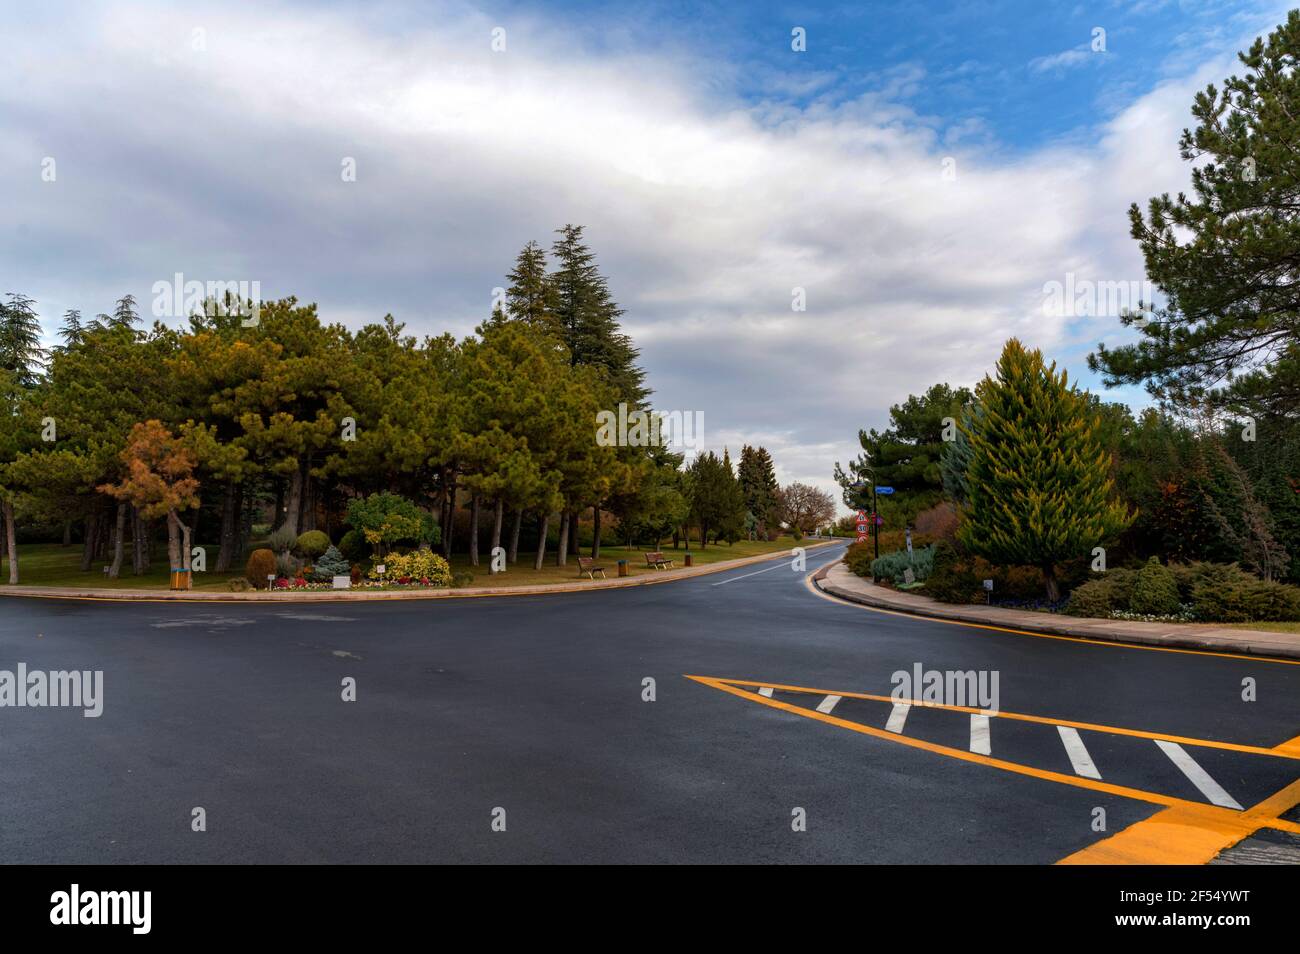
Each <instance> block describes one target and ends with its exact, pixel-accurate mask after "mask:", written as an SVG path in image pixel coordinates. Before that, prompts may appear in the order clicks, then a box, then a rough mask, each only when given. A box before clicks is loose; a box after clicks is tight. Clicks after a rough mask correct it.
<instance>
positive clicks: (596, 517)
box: [591, 504, 600, 560]
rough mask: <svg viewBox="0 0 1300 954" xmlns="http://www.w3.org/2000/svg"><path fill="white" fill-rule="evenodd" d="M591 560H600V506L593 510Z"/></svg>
mask: <svg viewBox="0 0 1300 954" xmlns="http://www.w3.org/2000/svg"><path fill="white" fill-rule="evenodd" d="M591 558H592V559H593V560H599V559H600V504H596V506H594V507H592V508H591Z"/></svg>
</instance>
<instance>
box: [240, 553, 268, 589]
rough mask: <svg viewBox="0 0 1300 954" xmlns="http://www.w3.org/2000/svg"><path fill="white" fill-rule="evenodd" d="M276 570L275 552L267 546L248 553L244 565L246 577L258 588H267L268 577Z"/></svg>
mask: <svg viewBox="0 0 1300 954" xmlns="http://www.w3.org/2000/svg"><path fill="white" fill-rule="evenodd" d="M274 572H275V554H274V553H273V552H272V551H270V550H267V549H265V548H263V549H260V550H254V551H253V552H252V553H250V554H249V555H248V563H247V564H245V566H244V577H245V578H246V579H247V580H248V582H249V583H251V584H253V586H255V587H256V588H257V589H259V590H264V589H266V578H267V577H268V576H270V575H271V574H272V573H274Z"/></svg>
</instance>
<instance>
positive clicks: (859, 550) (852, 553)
mask: <svg viewBox="0 0 1300 954" xmlns="http://www.w3.org/2000/svg"><path fill="white" fill-rule="evenodd" d="M871 551H872V546H871V543H870V542H868V543H850V544H849V545H848V548H847V549H846V550H845V551H844V565H845V566H847V567H848V568H849V570H850V571H852V572H853V573H855V574H857V575H858V576H871V559H872V556H871Z"/></svg>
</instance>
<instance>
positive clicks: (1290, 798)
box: [1057, 779, 1300, 865]
mask: <svg viewBox="0 0 1300 954" xmlns="http://www.w3.org/2000/svg"><path fill="white" fill-rule="evenodd" d="M1297 804H1300V779H1297V780H1296V781H1294V782H1292V783H1291V784H1290V785H1288V786H1287V787H1286V788H1284V789H1282V790H1281V791H1280V792H1277V793H1275V794H1273V795H1270V796H1269V797H1268V798H1266V799H1264V800H1263V801H1262V802H1260V803H1259V804H1258V805H1255V806H1254V807H1252V808H1248V809H1246V811H1244V812H1228V813H1227V814H1228V816H1230V817H1224V815H1223V814H1222V812H1223V810H1222V809H1215V810H1213V811H1199V810H1193V809H1189V808H1185V807H1183V806H1177V807H1173V808H1166V809H1164V810H1163V811H1158V812H1156V813H1155V814H1154V815H1152V816H1151V817H1150V818H1144V819H1143V820H1142V821H1140V822H1135V823H1134V824H1132V825H1129V826H1128V827H1127V828H1125V829H1124V830H1123V831H1120V832H1116V833H1115V834H1114V835H1111V836H1110V837H1109V838H1107V839H1105V840H1103V841H1099V842H1097V843H1096V844H1094V845H1089V846H1088V847H1087V848H1083V849H1081V850H1079V851H1076V852H1074V853H1073V854H1070V855H1066V856H1065V857H1064V858H1062V859H1061V860H1060V861H1058V862H1057V864H1058V865H1203V864H1205V863H1206V862H1207V861H1210V860H1212V859H1213V858H1214V857H1215V856H1216V855H1218V854H1219V853H1220V852H1222V851H1224V850H1225V849H1228V848H1231V847H1232V846H1233V845H1235V844H1236V843H1237V842H1239V841H1241V840H1242V839H1243V838H1249V837H1250V836H1251V835H1253V834H1254V833H1255V832H1257V831H1259V829H1261V828H1277V829H1280V830H1281V831H1288V832H1292V833H1296V834H1300V825H1296V824H1294V823H1293V822H1288V821H1283V820H1282V819H1280V818H1278V817H1277V816H1278V815H1281V814H1282V813H1284V812H1288V811H1290V810H1291V809H1292V808H1294V807H1295V806H1296V805H1297Z"/></svg>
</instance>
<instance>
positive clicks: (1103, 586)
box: [1065, 576, 1120, 619]
mask: <svg viewBox="0 0 1300 954" xmlns="http://www.w3.org/2000/svg"><path fill="white" fill-rule="evenodd" d="M1119 608H1120V607H1117V606H1116V605H1115V585H1114V583H1113V582H1112V581H1111V579H1110V577H1109V576H1099V577H1097V579H1095V580H1089V581H1088V582H1087V583H1084V584H1082V585H1081V586H1076V587H1075V588H1074V590H1073V591H1071V593H1070V599H1069V602H1067V603H1066V604H1065V612H1067V613H1069V614H1070V615H1071V616H1092V617H1096V618H1097V619H1108V618H1109V617H1110V614H1111V611H1112V610H1116V609H1119Z"/></svg>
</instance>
